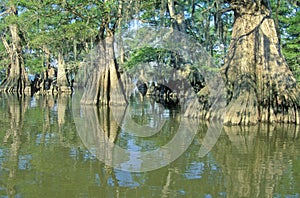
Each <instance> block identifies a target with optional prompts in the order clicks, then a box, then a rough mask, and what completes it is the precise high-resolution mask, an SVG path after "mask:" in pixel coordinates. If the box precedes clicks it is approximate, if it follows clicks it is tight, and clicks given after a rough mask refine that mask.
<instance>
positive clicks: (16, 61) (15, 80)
mask: <svg viewBox="0 0 300 198" xmlns="http://www.w3.org/2000/svg"><path fill="white" fill-rule="evenodd" d="M9 30H10V34H11V43H8V42H7V40H6V38H4V37H2V42H3V44H4V46H5V48H6V50H7V52H8V54H9V57H10V64H9V66H8V67H7V72H6V78H5V79H4V80H3V82H2V83H1V85H0V92H1V91H3V92H8V93H18V94H24V93H30V87H29V83H28V77H27V74H26V71H25V67H24V61H23V58H22V57H23V56H22V45H21V39H20V36H19V31H18V26H17V25H15V24H12V25H10V26H9Z"/></svg>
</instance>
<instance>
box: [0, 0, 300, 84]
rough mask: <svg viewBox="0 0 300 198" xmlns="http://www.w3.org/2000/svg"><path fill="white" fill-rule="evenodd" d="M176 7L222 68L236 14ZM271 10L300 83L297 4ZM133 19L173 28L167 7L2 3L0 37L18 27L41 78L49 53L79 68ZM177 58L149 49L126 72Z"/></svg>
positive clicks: (4, 59) (183, 4) (130, 59)
mask: <svg viewBox="0 0 300 198" xmlns="http://www.w3.org/2000/svg"><path fill="white" fill-rule="evenodd" d="M174 2H175V11H176V12H178V13H180V12H182V13H184V18H185V25H186V27H187V29H186V32H185V33H187V34H189V35H190V36H192V37H193V38H194V39H195V41H196V42H198V43H199V44H201V45H202V46H203V47H204V48H206V50H207V51H208V52H209V54H210V55H211V56H212V57H213V58H214V60H215V62H217V63H220V65H221V64H222V63H223V62H224V57H225V55H226V53H227V49H228V47H229V42H230V35H231V29H232V25H233V18H234V16H233V12H231V11H229V5H228V4H227V3H225V2H226V1H225V2H224V1H221V0H220V1H214V0H208V1H200V0H193V1H191V0H188V1H184V0H177V1H174ZM278 2H280V5H278ZM121 4H122V6H123V9H122V10H120V5H121ZM271 5H272V8H273V17H274V18H275V19H276V18H277V19H278V20H277V21H278V27H279V29H278V30H279V33H280V35H281V44H282V51H283V54H284V55H285V57H286V61H287V63H288V65H289V67H290V68H291V70H292V71H293V72H294V74H295V75H296V77H297V79H298V81H300V69H299V56H298V54H299V38H300V36H299V32H300V25H299V21H300V14H299V8H298V7H297V1H291V0H281V1H277V0H271ZM12 7H15V8H16V10H17V11H18V12H17V13H18V14H17V15H16V14H12V13H10V12H8V11H9V10H10V8H12ZM131 19H136V20H137V21H139V24H144V25H145V26H159V27H172V25H174V24H173V22H174V19H173V18H171V16H170V13H169V9H168V4H167V1H158V0H141V1H118V0H107V1H97V0H89V1H84V0H68V1H61V0H43V1H41V0H3V1H1V2H0V37H4V38H5V39H6V40H7V42H8V43H10V42H11V41H10V34H9V31H8V27H9V25H10V24H17V26H18V28H19V35H20V36H21V39H22V46H23V55H24V60H25V64H26V65H25V66H26V67H27V68H29V71H30V72H40V71H42V70H43V67H44V65H45V58H44V57H45V53H46V49H47V50H49V51H50V57H51V60H50V62H53V61H54V60H55V59H57V54H58V53H62V54H63V55H64V59H65V61H66V65H73V66H74V65H78V63H79V62H80V61H82V60H83V59H84V58H85V57H86V55H87V54H88V53H89V52H90V50H91V49H92V48H93V47H94V46H96V45H97V43H96V42H99V40H100V39H101V38H103V37H105V36H106V35H107V34H108V33H109V31H110V30H111V31H112V32H115V31H123V30H124V29H126V28H130V25H131V24H130V23H128V21H130V20H131ZM119 22H122V23H119ZM120 24H121V26H120ZM139 31H142V30H139ZM135 40H138V39H136V38H135ZM174 58H175V59H176V58H178V55H176V54H172V52H170V51H168V50H166V49H159V48H156V49H155V48H151V47H148V46H145V47H143V48H140V49H138V50H135V51H132V52H128V54H127V61H126V62H125V63H124V65H123V66H124V67H126V68H133V67H135V66H137V65H139V64H142V63H146V62H153V61H156V62H158V63H163V64H165V65H172V64H173V65H174V64H175V63H173V62H172V61H173V59H174ZM179 58H180V57H179ZM9 62H10V59H9V56H8V54H7V52H6V50H5V48H4V45H3V44H2V42H0V70H2V69H4V68H6V67H7V66H8V65H9ZM179 62H182V60H179ZM179 62H177V63H179ZM73 66H72V67H73Z"/></svg>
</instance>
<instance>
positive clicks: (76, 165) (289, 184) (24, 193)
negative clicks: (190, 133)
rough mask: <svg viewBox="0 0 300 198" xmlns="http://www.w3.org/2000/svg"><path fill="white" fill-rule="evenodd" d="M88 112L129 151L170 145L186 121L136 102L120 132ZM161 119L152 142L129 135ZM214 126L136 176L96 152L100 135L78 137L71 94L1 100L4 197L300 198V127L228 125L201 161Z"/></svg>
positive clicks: (101, 115)
mask: <svg viewBox="0 0 300 198" xmlns="http://www.w3.org/2000/svg"><path fill="white" fill-rule="evenodd" d="M89 108H90V109H89V111H88V112H92V113H91V114H89V115H90V119H89V120H90V123H92V124H91V125H92V126H91V127H93V126H95V127H97V126H99V125H101V126H106V128H107V131H106V133H107V134H106V135H107V137H108V138H110V139H111V141H113V142H115V143H116V144H118V145H120V146H121V147H122V148H124V149H129V150H130V149H131V150H137V151H142V150H145V149H155V148H158V147H160V146H162V145H164V144H166V143H167V142H168V140H169V139H170V138H172V137H173V136H174V134H175V133H176V132H177V131H176V128H177V127H178V124H179V121H180V119H179V118H178V114H177V112H176V109H175V110H165V109H163V110H162V111H160V108H161V106H160V105H157V104H156V105H155V104H150V103H149V102H148V103H147V101H146V102H144V103H132V105H131V109H130V111H131V115H132V116H131V118H130V120H127V121H126V123H123V125H122V126H123V127H122V128H120V127H118V124H117V122H116V120H112V119H111V117H110V116H111V115H110V113H109V112H110V110H109V109H105V108H100V109H99V108H93V107H89ZM154 113H156V114H159V115H161V116H153V115H154ZM123 120H124V119H123ZM162 120H163V121H164V122H162V123H163V124H162V125H161V126H159V129H160V131H159V133H156V134H154V135H153V136H151V137H136V136H134V135H132V134H131V133H130V132H129V131H126V130H130V128H131V127H132V125H134V126H138V125H145V126H149V127H153V126H157V125H156V123H157V122H160V121H162ZM135 124H138V125H135ZM207 127H208V126H207V125H205V124H201V125H199V128H198V132H197V134H196V136H195V138H194V139H193V141H192V144H191V145H190V146H189V148H188V150H187V151H186V152H185V153H184V154H183V155H181V156H180V157H179V158H178V159H176V160H175V161H174V162H172V163H171V164H169V165H167V166H164V167H163V168H160V169H158V170H153V171H149V172H142V173H131V172H126V171H122V170H119V169H116V168H113V167H110V166H108V165H105V164H104V163H103V162H101V161H99V160H98V158H97V155H95V153H93V152H90V150H89V149H88V146H87V145H88V144H87V142H89V141H95V137H97V136H95V134H92V135H91V134H90V131H86V133H84V134H82V132H80V133H78V131H77V128H76V126H75V123H74V119H73V113H72V99H71V98H70V97H67V96H59V97H52V96H47V97H46V96H45V97H35V98H31V97H26V98H22V99H18V98H17V97H14V96H4V95H2V96H1V97H0V197H130V198H131V197H234V198H235V197H249V198H250V197H251V198H252V197H300V140H299V127H298V126H295V125H258V126H253V127H246V128H245V127H244V128H242V127H224V128H223V130H222V133H221V135H220V137H219V139H218V141H217V143H216V144H215V145H214V146H213V147H212V150H210V152H209V153H208V154H207V155H205V156H204V157H200V156H199V148H200V146H201V145H202V144H203V138H204V137H205V133H206V130H207ZM96 135H97V134H96Z"/></svg>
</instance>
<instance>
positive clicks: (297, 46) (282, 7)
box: [271, 0, 300, 83]
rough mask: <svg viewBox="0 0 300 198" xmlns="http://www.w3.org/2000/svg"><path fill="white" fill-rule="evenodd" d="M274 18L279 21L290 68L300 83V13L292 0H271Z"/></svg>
mask: <svg viewBox="0 0 300 198" xmlns="http://www.w3.org/2000/svg"><path fill="white" fill-rule="evenodd" d="M271 2H272V9H273V18H274V19H275V21H276V22H277V26H278V33H279V36H280V39H281V46H282V52H283V55H284V57H285V59H286V62H287V64H288V66H289V68H290V69H291V70H292V72H293V73H294V75H295V77H296V79H297V81H298V83H300V58H299V53H300V13H299V6H298V5H297V3H296V2H294V1H291V0H285V1H274V0H273V1H271Z"/></svg>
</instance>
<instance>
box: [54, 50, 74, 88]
mask: <svg viewBox="0 0 300 198" xmlns="http://www.w3.org/2000/svg"><path fill="white" fill-rule="evenodd" d="M56 85H57V88H58V91H59V92H60V93H71V92H72V90H71V87H70V86H69V83H68V80H67V74H66V68H65V61H64V58H63V55H62V54H61V53H59V54H58V64H57V84H56Z"/></svg>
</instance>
